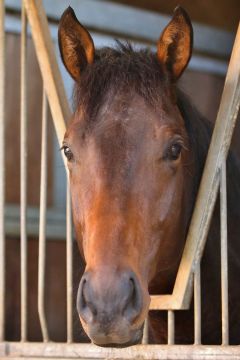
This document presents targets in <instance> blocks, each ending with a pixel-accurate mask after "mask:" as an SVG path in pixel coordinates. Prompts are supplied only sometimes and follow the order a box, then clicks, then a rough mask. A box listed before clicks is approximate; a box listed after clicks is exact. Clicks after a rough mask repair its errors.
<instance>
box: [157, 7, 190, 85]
mask: <svg viewBox="0 0 240 360" xmlns="http://www.w3.org/2000/svg"><path fill="white" fill-rule="evenodd" d="M192 44H193V29H192V24H191V20H190V18H189V16H188V14H187V13H186V11H185V10H184V9H183V8H181V7H180V6H178V7H177V8H176V9H175V10H174V14H173V18H172V20H171V21H170V23H169V24H168V25H167V26H166V28H165V29H164V30H163V32H162V35H161V36H160V39H159V40H158V44H157V57H158V59H159V61H160V62H161V63H162V64H164V65H165V66H166V68H167V70H168V71H169V72H170V74H171V77H172V80H173V81H176V80H177V79H178V78H179V77H180V76H181V74H182V73H183V71H184V69H185V68H186V66H187V64H188V62H189V60H190V58H191V55H192Z"/></svg>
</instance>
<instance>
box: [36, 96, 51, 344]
mask: <svg viewBox="0 0 240 360" xmlns="http://www.w3.org/2000/svg"><path fill="white" fill-rule="evenodd" d="M47 115H48V114H47V97H46V94H45V91H44V90H43V100H42V138H41V180H40V218H39V250H38V314H39V320H40V326H41V330H42V336H43V341H48V340H49V335H48V328H47V321H46V314H45V276H46V211H47Z"/></svg>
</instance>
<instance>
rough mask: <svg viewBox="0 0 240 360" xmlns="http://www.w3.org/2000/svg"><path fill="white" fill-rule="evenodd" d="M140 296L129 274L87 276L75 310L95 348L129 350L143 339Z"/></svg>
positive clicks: (80, 288)
mask: <svg viewBox="0 0 240 360" xmlns="http://www.w3.org/2000/svg"><path fill="white" fill-rule="evenodd" d="M143 303H144V301H143V294H142V290H141V287H140V284H139V281H138V279H137V277H136V275H135V274H134V273H133V272H132V271H121V272H118V273H116V272H115V273H114V274H113V273H111V272H110V269H109V270H108V271H107V272H106V271H104V272H102V273H101V272H96V274H95V273H93V272H86V273H85V274H84V275H83V277H82V279H81V282H80V285H79V289H78V297H77V309H78V313H79V316H80V319H81V322H82V324H83V327H84V329H85V331H86V333H87V334H88V336H89V337H90V339H91V340H92V341H93V342H94V343H95V344H97V345H101V346H106V345H110V344H111V345H113V346H116V345H119V346H129V345H133V344H136V343H139V342H140V340H141V337H142V324H143V321H144V318H142V317H143Z"/></svg>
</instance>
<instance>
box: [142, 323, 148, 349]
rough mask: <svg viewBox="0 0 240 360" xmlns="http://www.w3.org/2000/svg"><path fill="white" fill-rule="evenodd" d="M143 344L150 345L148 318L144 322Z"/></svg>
mask: <svg viewBox="0 0 240 360" xmlns="http://www.w3.org/2000/svg"><path fill="white" fill-rule="evenodd" d="M142 344H143V345H147V344H148V316H147V317H146V319H145V321H144V327H143V337H142Z"/></svg>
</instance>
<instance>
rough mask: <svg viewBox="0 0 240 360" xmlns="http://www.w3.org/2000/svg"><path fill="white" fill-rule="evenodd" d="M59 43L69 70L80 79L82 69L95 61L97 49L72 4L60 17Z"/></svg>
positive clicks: (63, 59)
mask: <svg viewBox="0 0 240 360" xmlns="http://www.w3.org/2000/svg"><path fill="white" fill-rule="evenodd" d="M58 44H59V49H60V53H61V57H62V61H63V63H64V65H65V67H66V69H67V71H68V72H69V74H70V75H71V76H72V78H73V79H74V80H75V81H79V79H80V75H81V73H82V71H83V70H84V69H85V68H86V66H87V65H88V64H91V63H93V61H94V52H95V50H94V44H93V40H92V38H91V35H90V34H89V32H88V31H87V30H86V29H85V28H84V26H83V25H81V24H80V22H79V21H78V19H77V18H76V15H75V13H74V11H73V9H72V8H71V7H70V6H69V7H68V8H67V9H66V10H65V11H64V13H63V14H62V17H61V19H60V23H59V28H58Z"/></svg>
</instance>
